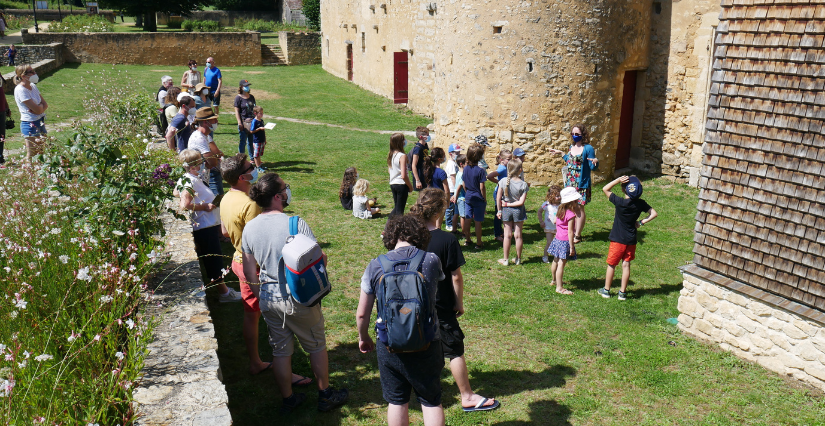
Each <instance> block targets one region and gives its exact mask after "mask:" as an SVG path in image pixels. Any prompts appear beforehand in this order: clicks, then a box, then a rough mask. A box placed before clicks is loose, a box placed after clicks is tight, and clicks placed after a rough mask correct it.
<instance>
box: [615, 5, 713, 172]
mask: <svg viewBox="0 0 825 426" xmlns="http://www.w3.org/2000/svg"><path fill="white" fill-rule="evenodd" d="M658 4H659V6H658V7H657V6H656V5H655V4H654V14H653V19H652V24H653V27H652V30H651V42H650V43H651V48H650V67H649V68H648V69H647V70H646V71H645V73H644V80H640V81H639V83H638V84H639V86H638V87H637V90H636V97H637V105H639V106H640V107H641V109H642V111H643V114H642V129H641V132H640V133H639V135H638V137H636V138H634V141H633V143H632V146H633V147H632V149H631V160H630V164H631V167H633V168H635V169H639V170H644V171H648V172H652V173H662V174H666V175H671V176H679V177H683V178H688V179H689V181H690V183H691V184H692V185H694V186H696V185H698V180H699V169H700V168H701V166H702V145H703V141H704V119H705V111H706V107H707V96H708V83H709V79H710V69H711V65H712V64H711V59H712V55H713V49H712V47H713V46H712V44H713V32H714V28H715V26H716V25H717V24H718V22H719V11H720V10H721V7H720V4H719V0H685V1H680V2H669V1H663V2H660V3H658ZM657 11H658V12H657Z"/></svg>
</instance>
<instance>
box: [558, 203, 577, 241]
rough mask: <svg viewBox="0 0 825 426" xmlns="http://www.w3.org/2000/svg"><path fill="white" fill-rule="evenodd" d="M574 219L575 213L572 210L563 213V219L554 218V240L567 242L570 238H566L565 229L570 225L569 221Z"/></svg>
mask: <svg viewBox="0 0 825 426" xmlns="http://www.w3.org/2000/svg"><path fill="white" fill-rule="evenodd" d="M575 217H576V213H574V212H573V210H568V211H567V212H565V213H564V219H559V218H558V217H557V218H556V239H557V240H561V241H569V240H570V238H569V237H568V236H567V228H568V225H569V224H570V221H571V220H573V218H575Z"/></svg>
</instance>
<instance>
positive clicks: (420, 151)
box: [410, 143, 430, 187]
mask: <svg viewBox="0 0 825 426" xmlns="http://www.w3.org/2000/svg"><path fill="white" fill-rule="evenodd" d="M415 155H417V156H418V163H415V168H416V170H418V177H419V178H421V185H422V186H425V187H426V186H427V185H426V179H425V178H424V157H426V156H428V155H430V149H429V148H427V145H422V144H420V143H416V144H415V146H414V147H413V150H412V155H410V165H412V160H413V156H415ZM414 177H415V176H413V178H414ZM413 185H415V181H413Z"/></svg>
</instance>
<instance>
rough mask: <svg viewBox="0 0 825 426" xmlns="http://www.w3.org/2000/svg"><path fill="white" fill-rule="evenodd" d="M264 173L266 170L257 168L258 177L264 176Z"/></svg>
mask: <svg viewBox="0 0 825 426" xmlns="http://www.w3.org/2000/svg"><path fill="white" fill-rule="evenodd" d="M264 173H266V169H265V168H263V167H258V174H259V175H262V174H264Z"/></svg>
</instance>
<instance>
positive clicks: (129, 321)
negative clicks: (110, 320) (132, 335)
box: [126, 319, 135, 330]
mask: <svg viewBox="0 0 825 426" xmlns="http://www.w3.org/2000/svg"><path fill="white" fill-rule="evenodd" d="M126 326H127V327H129V330H131V329H133V328H135V322H134V321H132V320H131V319H127V320H126Z"/></svg>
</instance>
